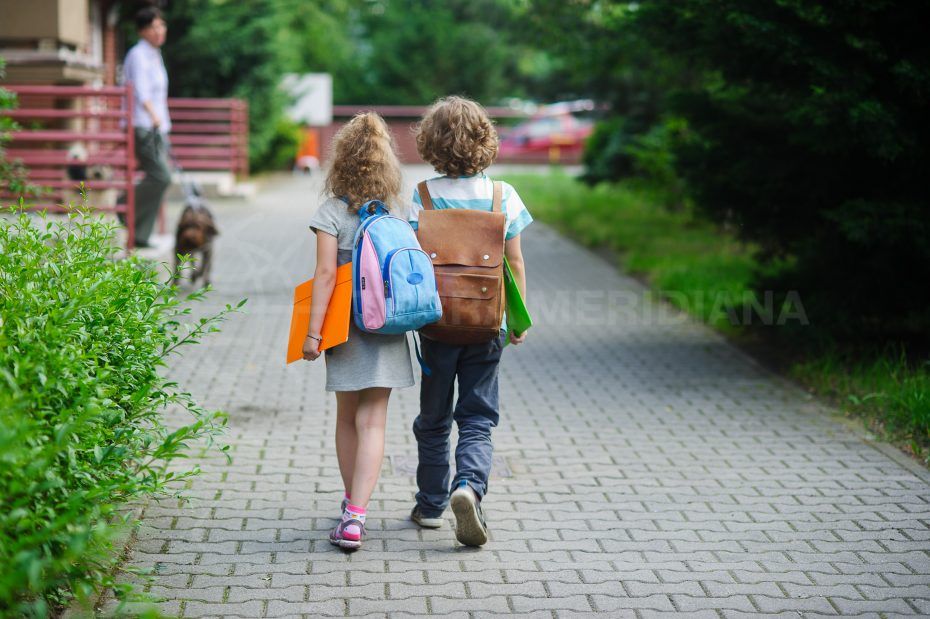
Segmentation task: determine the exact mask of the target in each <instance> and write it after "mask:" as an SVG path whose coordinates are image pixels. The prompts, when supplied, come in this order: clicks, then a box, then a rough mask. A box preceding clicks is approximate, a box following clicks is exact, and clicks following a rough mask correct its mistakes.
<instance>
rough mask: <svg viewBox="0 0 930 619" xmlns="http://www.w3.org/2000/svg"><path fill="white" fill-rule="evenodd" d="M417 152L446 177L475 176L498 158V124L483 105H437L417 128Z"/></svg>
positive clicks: (461, 101) (462, 101)
mask: <svg viewBox="0 0 930 619" xmlns="http://www.w3.org/2000/svg"><path fill="white" fill-rule="evenodd" d="M416 133H417V152H419V153H420V156H421V157H423V159H424V160H425V161H427V162H428V163H430V165H432V166H433V167H434V168H435V169H436V171H437V172H439V173H440V174H445V175H446V176H471V175H473V174H477V173H478V172H481V171H482V170H484V169H485V168H487V167H488V166H489V165H491V163H492V162H493V161H494V159H495V157H497V148H498V143H499V142H498V138H497V131H496V130H495V129H494V124H493V123H492V122H491V119H490V118H489V117H488V113H487V112H486V111H485V110H484V108H483V107H481V105H480V104H478V103H476V102H474V101H472V100H471V99H466V98H464V97H444V98H442V99H439V100H438V101H436V102H435V103H434V104H433V105H432V106H430V108H429V110H427V111H426V114H425V115H424V116H423V120H421V121H420V123H419V125H417V130H416Z"/></svg>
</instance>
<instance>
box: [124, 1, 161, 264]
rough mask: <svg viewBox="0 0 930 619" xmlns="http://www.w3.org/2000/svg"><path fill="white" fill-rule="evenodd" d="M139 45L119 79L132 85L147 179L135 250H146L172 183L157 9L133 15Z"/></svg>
mask: <svg viewBox="0 0 930 619" xmlns="http://www.w3.org/2000/svg"><path fill="white" fill-rule="evenodd" d="M136 28H137V29H138V32H139V42H138V43H136V44H135V45H133V46H132V48H131V49H130V50H129V52H128V53H127V54H126V61H125V62H124V63H123V80H124V81H125V82H126V83H127V84H132V90H133V97H134V104H133V110H132V122H133V126H134V128H135V142H136V147H135V153H136V161H137V162H138V164H139V168H141V169H142V170H143V171H144V172H145V177H144V178H143V179H142V180H141V181H139V183H138V184H137V185H136V217H135V219H136V225H135V228H136V247H148V245H149V243H148V241H149V236H150V235H151V234H152V229H153V228H154V226H155V219H156V218H157V216H158V209H159V208H160V206H161V201H162V198H163V197H164V195H165V190H167V189H168V186H169V185H170V184H171V170H170V169H169V167H168V156H167V152H168V137H167V136H168V132H169V131H170V130H171V119H170V118H168V72H167V71H166V70H165V62H164V60H163V59H162V57H161V51H160V48H161V46H162V45H164V43H165V35H166V34H167V31H168V28H167V26H166V24H165V20H164V18H162V15H161V11H159V10H158V9H157V8H155V7H146V8H144V9H142V10H140V11H139V12H138V13H137V14H136Z"/></svg>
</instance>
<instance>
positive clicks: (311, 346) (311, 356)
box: [303, 335, 320, 361]
mask: <svg viewBox="0 0 930 619" xmlns="http://www.w3.org/2000/svg"><path fill="white" fill-rule="evenodd" d="M303 354H304V360H305V361H316V360H317V359H318V358H319V356H320V342H319V341H318V340H316V339H314V338H312V337H310V336H309V335H308V336H307V337H306V339H304V348H303Z"/></svg>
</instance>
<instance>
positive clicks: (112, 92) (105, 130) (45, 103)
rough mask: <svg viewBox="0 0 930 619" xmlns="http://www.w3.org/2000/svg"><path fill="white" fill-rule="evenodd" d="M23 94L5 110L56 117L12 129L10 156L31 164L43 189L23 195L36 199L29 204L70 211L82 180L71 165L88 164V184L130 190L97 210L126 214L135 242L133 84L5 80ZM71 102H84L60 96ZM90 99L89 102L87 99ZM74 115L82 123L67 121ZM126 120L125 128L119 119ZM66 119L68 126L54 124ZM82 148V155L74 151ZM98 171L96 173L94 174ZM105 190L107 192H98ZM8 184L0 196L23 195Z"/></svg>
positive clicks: (30, 172)
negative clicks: (61, 103) (35, 125)
mask: <svg viewBox="0 0 930 619" xmlns="http://www.w3.org/2000/svg"><path fill="white" fill-rule="evenodd" d="M5 87H6V88H8V89H9V90H10V91H12V92H14V93H15V94H17V95H18V96H19V99H20V107H19V108H18V109H16V110H7V111H4V112H2V113H3V114H4V115H7V116H11V117H13V118H20V119H29V120H32V121H34V122H39V123H46V124H47V123H52V125H53V126H52V127H48V126H40V127H39V128H37V129H21V130H19V131H15V132H13V133H12V135H11V143H10V146H9V148H7V156H8V157H9V158H10V159H11V160H19V161H20V162H21V163H22V164H23V166H24V167H25V169H26V178H27V181H28V182H29V183H30V184H33V185H37V186H39V187H42V188H43V189H47V191H45V190H43V191H42V192H40V193H38V194H33V195H24V196H23V197H27V198H29V199H30V200H31V201H33V202H32V203H31V204H30V205H29V206H28V208H30V209H37V208H44V209H46V210H49V211H52V212H62V211H67V210H68V206H67V205H65V204H64V202H66V201H67V199H66V198H67V197H68V192H69V191H75V190H76V189H77V188H78V186H79V183H80V182H81V181H78V180H72V177H71V175H70V174H69V171H70V170H69V168H72V167H78V168H83V172H84V176H85V177H87V180H85V181H84V186H85V188H86V189H88V190H95V189H110V190H113V189H119V190H123V191H125V192H126V194H125V196H126V204H125V205H121V204H119V203H118V202H119V198H118V196H116V197H114V200H113V201H114V204H113V205H102V204H97V205H95V206H94V208H95V209H97V210H102V211H112V212H116V213H120V212H122V213H125V214H126V224H127V228H128V235H127V236H128V242H127V245H128V249H129V250H130V251H131V249H132V246H133V244H134V240H135V239H134V223H135V191H134V186H133V173H134V170H135V155H134V148H133V146H134V144H133V142H134V136H133V126H132V92H131V91H130V89H129V87H128V86H105V87H101V88H91V87H86V86H26V85H10V86H5ZM58 100H65V101H66V102H68V103H70V104H72V105H73V104H74V103H75V102H81V105H80V106H79V107H72V108H68V109H61V108H59V107H56V106H55V103H56V101H58ZM88 103H90V104H89V105H88ZM71 121H73V122H74V124H78V125H79V126H78V127H74V126H67V123H69V122H71ZM120 122H124V123H125V130H124V129H123V128H120V127H119V126H118V125H119V123H120ZM56 123H63V124H65V125H66V126H64V127H60V126H54V125H55V124H56ZM78 147H80V148H79V150H81V151H82V152H81V156H80V157H79V158H75V156H74V155H75V153H76V152H77V150H78ZM95 173H96V174H97V177H96V178H94V176H93V174H95ZM98 195H99V196H101V197H102V196H105V194H98ZM19 197H20V195H16V194H13V193H12V192H11V191H10V190H9V187H0V199H4V198H14V199H18V198H19Z"/></svg>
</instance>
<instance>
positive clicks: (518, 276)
mask: <svg viewBox="0 0 930 619" xmlns="http://www.w3.org/2000/svg"><path fill="white" fill-rule="evenodd" d="M504 255H505V256H507V262H509V263H510V270H511V271H513V278H514V279H515V280H516V281H517V288H518V289H519V290H520V294H521V295H522V296H523V301H524V302H526V265H525V264H524V262H523V249H522V248H521V247H520V235H519V234H518V235H516V236H515V237H513V238H512V239H507V240H506V241H505V242H504ZM525 339H526V333H523V335H520V336H519V337H518V336H517V335H516V334H514V332H513V331H511V332H510V342H511V343H512V344H522V343H523V341H524V340H525Z"/></svg>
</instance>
